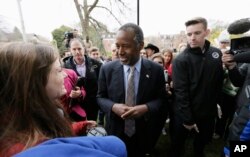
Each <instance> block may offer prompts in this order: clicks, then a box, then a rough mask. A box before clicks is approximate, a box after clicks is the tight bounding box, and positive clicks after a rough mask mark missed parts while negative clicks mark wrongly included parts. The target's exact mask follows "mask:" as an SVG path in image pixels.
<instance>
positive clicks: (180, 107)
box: [173, 41, 223, 125]
mask: <svg viewBox="0 0 250 157" xmlns="http://www.w3.org/2000/svg"><path fill="white" fill-rule="evenodd" d="M221 56H222V54H221V51H220V50H219V49H217V48H215V47H212V46H210V43H209V41H206V42H205V47H204V53H202V50H201V48H190V46H189V45H188V47H187V48H186V49H185V50H184V52H182V53H181V54H179V55H178V56H177V57H176V58H175V60H174V61H173V84H174V92H175V101H174V112H175V114H177V115H178V116H180V117H181V118H182V119H183V123H184V124H188V125H191V124H194V123H195V120H196V119H207V118H212V117H215V116H216V114H217V108H216V104H217V103H218V100H219V95H220V93H221V88H222V83H223V68H222V62H221Z"/></svg>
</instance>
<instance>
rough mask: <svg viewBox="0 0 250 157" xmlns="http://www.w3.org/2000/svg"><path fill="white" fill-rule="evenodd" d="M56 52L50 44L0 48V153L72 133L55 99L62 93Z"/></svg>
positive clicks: (28, 146)
mask: <svg viewBox="0 0 250 157" xmlns="http://www.w3.org/2000/svg"><path fill="white" fill-rule="evenodd" d="M65 76H66V74H65V73H64V72H63V70H62V68H61V65H60V62H59V55H58V52H57V51H56V50H55V49H54V48H53V47H52V46H50V45H46V44H32V43H7V44H3V45H2V46H1V47H0V156H1V157H8V156H12V155H14V154H16V153H19V152H21V151H23V150H26V149H28V148H30V147H33V146H35V145H38V144H39V143H42V142H43V141H46V140H49V139H53V138H57V137H70V136H73V131H72V127H71V123H70V122H69V120H68V119H67V118H66V117H67V116H64V115H62V113H63V112H60V111H63V109H62V107H61V105H60V104H59V103H58V101H57V99H58V98H60V97H61V96H62V95H64V94H65V93H66V90H65V87H64V77H65Z"/></svg>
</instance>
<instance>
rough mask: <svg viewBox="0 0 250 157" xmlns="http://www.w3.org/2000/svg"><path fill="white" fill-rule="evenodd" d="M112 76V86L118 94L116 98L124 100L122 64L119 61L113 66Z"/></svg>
mask: <svg viewBox="0 0 250 157" xmlns="http://www.w3.org/2000/svg"><path fill="white" fill-rule="evenodd" d="M112 75H113V76H112V77H113V84H114V88H116V89H117V90H115V91H117V93H114V94H116V95H117V96H118V98H119V99H120V100H121V101H123V102H125V88H124V73H123V66H122V64H121V63H120V62H117V64H116V65H115V66H114V72H113V74H112Z"/></svg>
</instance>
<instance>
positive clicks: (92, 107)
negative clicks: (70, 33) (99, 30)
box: [63, 55, 102, 120]
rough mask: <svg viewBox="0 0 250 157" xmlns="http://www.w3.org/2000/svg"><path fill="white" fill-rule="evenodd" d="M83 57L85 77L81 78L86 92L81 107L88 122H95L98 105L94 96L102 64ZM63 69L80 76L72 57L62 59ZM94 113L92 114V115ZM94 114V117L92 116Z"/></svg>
mask: <svg viewBox="0 0 250 157" xmlns="http://www.w3.org/2000/svg"><path fill="white" fill-rule="evenodd" d="M84 57H85V62H86V63H85V65H86V76H85V77H84V78H82V81H83V82H82V83H81V84H82V85H83V87H84V88H85V91H86V97H85V98H84V102H83V104H82V106H83V107H84V109H85V110H86V112H87V116H88V119H90V120H96V117H97V111H98V105H97V102H96V94H97V90H98V83H97V81H98V77H99V71H100V68H101V65H102V63H100V62H99V61H97V60H95V59H92V58H89V57H88V56H86V55H85V56H84ZM63 62H64V67H65V68H67V69H73V70H74V71H75V72H76V73H77V75H78V76H80V74H79V73H78V72H77V70H76V65H75V63H74V61H73V57H72V56H70V57H67V58H64V59H63ZM93 112H94V113H93ZM92 114H94V115H92Z"/></svg>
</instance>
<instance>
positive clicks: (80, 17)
mask: <svg viewBox="0 0 250 157" xmlns="http://www.w3.org/2000/svg"><path fill="white" fill-rule="evenodd" d="M74 2H75V6H76V10H77V13H78V16H79V19H80V22H81V26H82V31H84V20H83V19H84V18H83V15H82V12H81V8H80V7H81V5H80V4H79V3H78V0H74ZM82 34H84V33H83V32H82Z"/></svg>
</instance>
